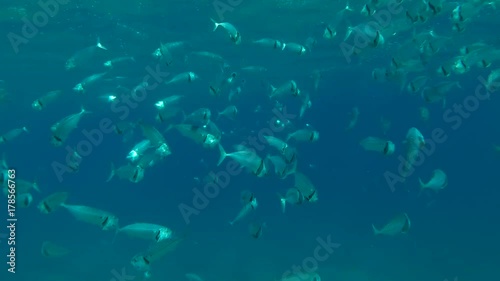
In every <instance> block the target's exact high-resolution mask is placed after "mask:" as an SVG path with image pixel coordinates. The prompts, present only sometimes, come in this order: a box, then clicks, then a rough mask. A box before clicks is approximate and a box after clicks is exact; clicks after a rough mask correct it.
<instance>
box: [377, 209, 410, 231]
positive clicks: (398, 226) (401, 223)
mask: <svg viewBox="0 0 500 281" xmlns="http://www.w3.org/2000/svg"><path fill="white" fill-rule="evenodd" d="M410 226H411V222H410V218H409V217H408V215H407V214H406V213H402V214H400V215H398V216H396V217H395V218H393V219H392V220H391V221H390V222H389V223H387V224H386V225H384V227H382V228H381V229H377V228H376V227H375V226H374V225H373V224H372V229H373V233H374V234H375V235H388V236H394V235H399V234H406V233H408V231H409V230H410Z"/></svg>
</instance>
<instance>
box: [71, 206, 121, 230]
mask: <svg viewBox="0 0 500 281" xmlns="http://www.w3.org/2000/svg"><path fill="white" fill-rule="evenodd" d="M61 206H62V207H64V208H65V209H66V210H68V211H69V212H70V214H71V215H73V217H75V219H77V220H79V221H82V222H85V223H88V224H93V225H96V226H99V227H100V228H101V229H102V230H105V231H106V230H116V229H117V228H118V217H116V216H115V215H113V214H111V213H109V212H106V211H103V210H99V209H96V208H93V207H89V206H84V205H69V204H66V203H63V204H61Z"/></svg>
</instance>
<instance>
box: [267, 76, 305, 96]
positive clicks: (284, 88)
mask: <svg viewBox="0 0 500 281" xmlns="http://www.w3.org/2000/svg"><path fill="white" fill-rule="evenodd" d="M299 95H300V89H299V88H298V87H297V82H295V81H294V80H289V81H287V82H285V83H283V84H282V85H280V86H279V87H277V88H276V87H274V86H273V85H271V94H270V95H269V97H270V98H272V99H275V98H282V97H286V96H294V97H296V96H299Z"/></svg>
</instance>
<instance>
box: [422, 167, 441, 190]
mask: <svg viewBox="0 0 500 281" xmlns="http://www.w3.org/2000/svg"><path fill="white" fill-rule="evenodd" d="M418 182H419V183H420V190H421V191H423V190H432V191H436V192H437V191H439V190H442V189H444V188H445V187H446V186H448V177H447V176H446V174H445V172H443V170H440V169H436V170H434V171H433V172H432V177H431V179H430V180H429V181H428V182H427V183H424V182H423V181H422V180H421V179H420V178H419V179H418Z"/></svg>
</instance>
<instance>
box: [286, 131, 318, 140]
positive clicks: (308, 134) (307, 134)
mask: <svg viewBox="0 0 500 281" xmlns="http://www.w3.org/2000/svg"><path fill="white" fill-rule="evenodd" d="M291 139H293V140H295V141H296V142H316V141H318V140H319V132H318V131H315V130H311V129H301V130H297V131H295V132H293V133H291V134H289V135H288V136H287V138H286V142H288V141H289V140H291Z"/></svg>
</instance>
